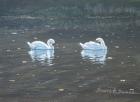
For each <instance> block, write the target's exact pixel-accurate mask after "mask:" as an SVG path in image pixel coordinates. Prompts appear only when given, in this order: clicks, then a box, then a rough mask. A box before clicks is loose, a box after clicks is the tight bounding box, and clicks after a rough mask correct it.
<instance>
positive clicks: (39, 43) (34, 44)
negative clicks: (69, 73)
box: [31, 41, 49, 49]
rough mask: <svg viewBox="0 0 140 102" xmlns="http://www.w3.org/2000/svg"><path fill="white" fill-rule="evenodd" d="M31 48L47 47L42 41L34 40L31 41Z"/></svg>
mask: <svg viewBox="0 0 140 102" xmlns="http://www.w3.org/2000/svg"><path fill="white" fill-rule="evenodd" d="M31 44H32V47H33V49H47V48H49V47H48V45H47V44H46V43H44V42H42V41H34V42H32V43H31Z"/></svg>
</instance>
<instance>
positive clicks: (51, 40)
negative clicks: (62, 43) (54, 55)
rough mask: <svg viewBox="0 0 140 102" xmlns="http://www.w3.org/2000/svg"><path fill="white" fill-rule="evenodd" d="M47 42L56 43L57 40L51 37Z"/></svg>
mask: <svg viewBox="0 0 140 102" xmlns="http://www.w3.org/2000/svg"><path fill="white" fill-rule="evenodd" d="M47 43H48V44H54V43H55V40H54V39H49V40H48V41H47Z"/></svg>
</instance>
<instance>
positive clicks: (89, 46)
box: [27, 38, 107, 50]
mask: <svg viewBox="0 0 140 102" xmlns="http://www.w3.org/2000/svg"><path fill="white" fill-rule="evenodd" d="M54 43H55V40H54V39H49V40H48V41H47V44H46V43H44V42H42V41H34V42H32V43H30V42H27V44H28V45H29V47H30V48H31V50H39V49H40V50H43V49H46V50H48V49H49V50H54V46H53V44H54ZM80 46H81V47H82V49H83V50H102V49H107V46H106V45H105V42H104V40H103V39H102V38H97V39H96V40H95V41H89V42H86V43H84V44H83V43H80Z"/></svg>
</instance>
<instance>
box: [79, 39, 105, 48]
mask: <svg viewBox="0 0 140 102" xmlns="http://www.w3.org/2000/svg"><path fill="white" fill-rule="evenodd" d="M80 46H81V47H82V49H86V50H102V49H107V46H106V45H105V42H104V40H103V39H102V38H97V39H96V42H94V41H89V42H86V43H84V44H82V43H80Z"/></svg>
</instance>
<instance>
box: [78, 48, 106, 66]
mask: <svg viewBox="0 0 140 102" xmlns="http://www.w3.org/2000/svg"><path fill="white" fill-rule="evenodd" d="M106 54H107V50H82V51H81V56H82V58H83V59H89V60H90V61H92V62H95V63H97V64H104V62H105V60H106Z"/></svg>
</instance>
